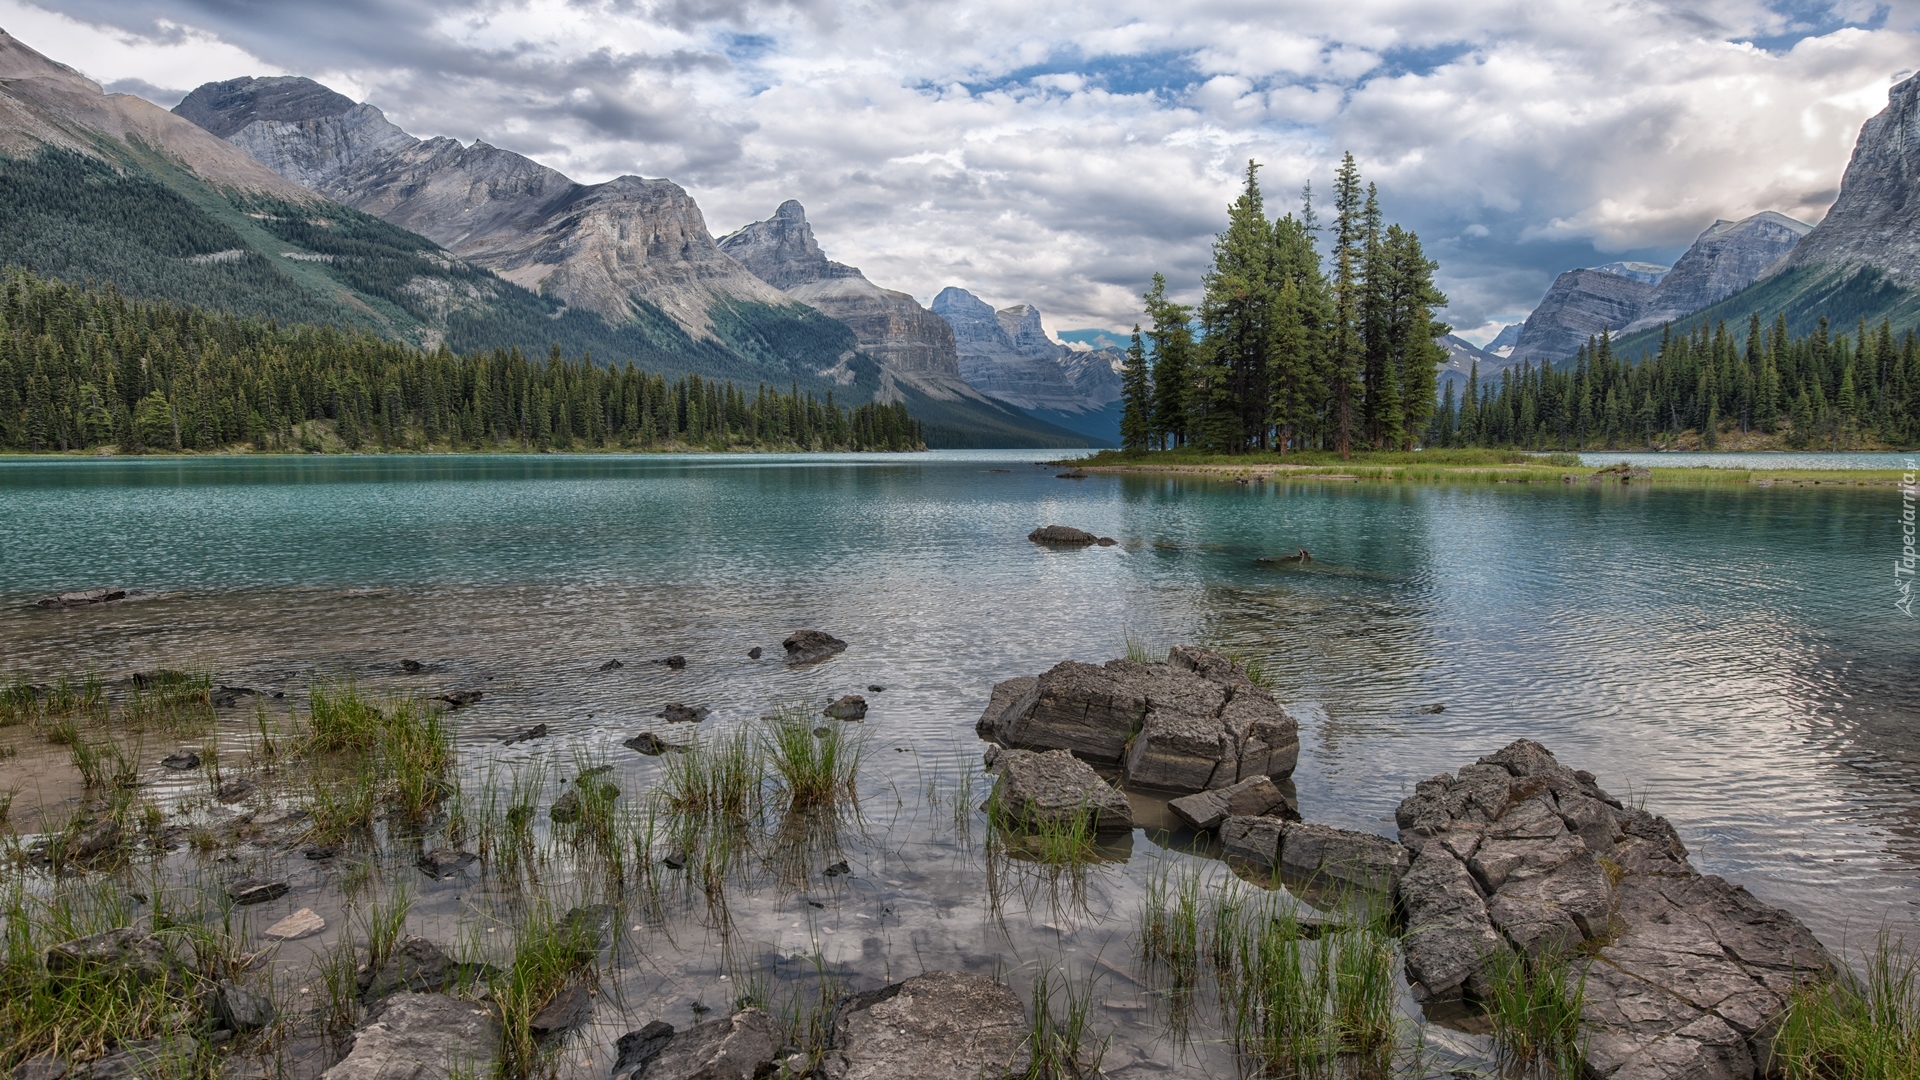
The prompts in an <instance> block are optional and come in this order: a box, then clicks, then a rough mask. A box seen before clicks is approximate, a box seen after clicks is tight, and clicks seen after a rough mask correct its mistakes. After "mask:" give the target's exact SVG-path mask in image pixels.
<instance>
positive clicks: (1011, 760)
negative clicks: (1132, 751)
mask: <svg viewBox="0 0 1920 1080" xmlns="http://www.w3.org/2000/svg"><path fill="white" fill-rule="evenodd" d="M988 753H989V758H988V761H987V769H988V771H989V772H991V773H993V774H994V775H995V776H996V777H997V779H996V780H995V781H994V785H993V795H992V798H993V800H994V802H995V804H996V805H997V806H998V807H999V808H1000V812H1001V813H1002V814H1003V815H1005V817H1006V819H1007V820H1008V821H1011V822H1012V823H1014V824H1015V825H1018V826H1024V827H1029V828H1032V827H1038V826H1043V825H1057V824H1060V823H1062V822H1065V821H1069V820H1072V819H1077V818H1080V817H1085V816H1087V815H1092V816H1093V818H1094V829H1095V831H1097V832H1126V831H1128V830H1130V829H1132V828H1133V806H1132V804H1130V803H1129V802H1127V795H1126V792H1124V791H1121V790H1119V789H1118V788H1115V787H1114V786H1113V785H1112V784H1109V783H1107V782H1106V781H1105V780H1103V779H1101V777H1100V774H1099V773H1097V772H1094V771H1093V769H1092V767H1090V766H1089V765H1087V763H1086V762H1084V761H1081V760H1080V759H1079V758H1076V757H1074V756H1073V755H1072V754H1070V753H1068V752H1067V751H1065V750H1049V751H1047V752H1046V753H1044V754H1036V753H1034V752H1032V751H1030V750H1006V749H1002V748H999V747H995V748H993V749H992V750H990V751H989V752H988Z"/></svg>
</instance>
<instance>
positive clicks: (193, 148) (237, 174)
mask: <svg viewBox="0 0 1920 1080" xmlns="http://www.w3.org/2000/svg"><path fill="white" fill-rule="evenodd" d="M796 206H797V204H796ZM761 224H766V223H761ZM801 226H802V228H803V229H804V227H805V222H804V215H802V220H801ZM808 240H809V242H810V241H811V237H810V234H809V236H808ZM815 250H816V252H817V246H816V249H815ZM820 262H821V263H822V264H823V265H824V264H825V260H824V256H822V257H821V260H820ZM0 263H14V264H20V265H24V266H27V267H29V268H31V269H33V270H34V271H36V272H37V273H39V274H41V275H43V276H49V277H59V278H66V279H68V280H94V281H107V282H112V283H113V284H114V285H115V286H116V287H118V288H120V289H121V290H122V291H124V292H126V293H128V294H130V295H133V296H137V297H142V298H147V299H155V300H169V301H174V302H178V303H184V304H190V305H197V306H203V307H211V308H219V309H224V310H228V311H233V312H235V313H238V314H242V315H254V316H260V317H270V318H273V319H276V320H279V321H281V322H283V323H296V322H300V323H315V324H321V325H334V326H345V327H358V328H362V329H366V330H371V331H373V332H375V333H378V334H380V335H382V336H385V337H389V338H392V339H395V340H399V341H404V342H407V343H410V344H413V345H416V346H421V347H425V348H429V349H431V348H436V347H438V346H440V345H443V344H444V345H446V346H448V347H450V348H453V349H455V350H457V351H462V352H465V351H471V350H485V349H499V348H508V347H517V348H520V349H521V350H522V351H524V352H527V353H531V354H534V355H545V354H546V352H547V351H548V349H549V348H550V347H553V346H557V347H559V348H560V349H561V350H562V351H564V352H566V353H568V354H571V355H579V354H581V353H588V352H590V353H591V354H592V355H593V356H594V357H595V358H596V359H599V360H601V361H610V362H620V361H631V362H633V363H635V364H638V365H639V366H641V367H644V368H647V369H649V370H652V371H657V372H660V373H662V374H667V375H677V374H681V373H687V372H692V373H697V374H700V375H704V376H709V377H714V378H724V379H731V380H734V381H736V382H740V383H744V384H746V385H748V386H751V385H753V384H754V383H755V382H757V381H765V382H771V383H776V384H779V385H782V386H785V385H788V384H797V385H798V386H800V388H801V389H803V390H810V391H813V392H815V393H819V394H826V393H829V392H831V393H834V394H836V395H837V396H838V397H839V399H840V401H841V402H842V403H843V404H849V405H851V404H857V403H858V402H861V401H866V400H882V401H901V402H904V403H905V404H906V405H907V406H908V408H909V410H910V411H911V412H912V413H913V415H914V416H915V417H916V418H917V419H919V420H920V421H921V423H922V426H923V429H924V430H925V432H926V435H927V440H928V442H929V443H930V444H933V445H947V446H1033V447H1050V446H1081V445H1087V444H1089V443H1090V442H1096V441H1097V440H1094V439H1091V438H1089V437H1088V436H1086V435H1084V434H1082V433H1080V432H1077V431H1073V430H1069V429H1066V428H1062V427H1056V426H1053V425H1051V424H1049V423H1047V422H1046V421H1044V420H1042V419H1038V418H1036V417H1034V416H1030V415H1028V414H1027V413H1025V412H1023V411H1022V410H1020V409H1019V408H1017V407H1016V406H1013V405H1009V404H1007V403H1005V402H1001V401H998V400H996V399H993V398H990V397H988V396H986V395H984V394H981V393H979V392H978V391H976V390H974V389H973V388H972V387H970V386H969V385H967V384H966V383H965V382H964V381H963V380H961V379H960V378H959V377H958V358H957V353H956V352H955V350H954V349H953V347H952V344H951V342H950V341H948V342H947V344H946V345H945V348H944V352H941V350H940V349H939V347H938V341H937V340H935V339H938V338H939V337H940V335H942V334H946V333H950V332H949V331H947V330H946V324H945V322H944V321H943V320H941V319H939V318H938V317H937V316H934V315H933V314H931V313H930V312H927V311H926V309H924V308H921V307H919V305H918V304H916V303H914V302H913V301H912V299H911V298H910V297H905V296H904V294H898V293H890V292H889V291H887V290H883V289H879V288H877V287H875V286H873V285H871V284H870V283H868V282H866V281H865V279H864V278H863V277H861V276H860V275H859V272H858V271H857V270H851V268H840V269H835V268H834V267H837V264H831V265H828V268H827V269H826V270H825V271H823V272H822V274H821V280H819V281H815V282H812V283H809V285H805V286H796V287H795V288H793V289H792V290H791V291H790V290H788V289H783V288H776V287H775V286H774V285H772V284H769V283H768V282H767V281H765V280H764V279H763V278H761V277H760V276H758V275H757V274H755V273H753V272H751V271H750V270H749V269H748V268H747V267H745V266H743V265H742V264H741V263H740V262H739V261H738V260H736V259H735V258H733V257H732V256H730V255H728V254H727V253H726V252H725V251H723V250H722V249H721V248H720V246H719V245H718V244H717V243H716V242H715V240H714V238H713V236H712V235H711V234H710V233H709V232H708V230H707V227H706V223H705V220H704V218H703V217H702V215H701V213H700V209H699V207H698V206H697V205H696V204H695V203H694V201H693V199H692V198H691V197H690V196H689V195H688V194H687V193H686V192H685V191H684V190H682V189H681V188H680V187H679V186H678V185H676V184H674V183H672V182H671V181H668V180H658V179H645V178H641V177H635V176H623V177H619V178H616V179H614V180H611V181H608V182H606V183H604V184H591V185H589V184H579V183H575V182H574V181H572V180H571V179H569V178H567V177H566V176H564V175H562V174H561V173H559V172H556V171H554V170H552V169H549V168H546V167H544V166H542V165H540V164H539V163H537V162H534V161H532V160H530V159H528V158H525V157H523V156H521V155H519V154H515V153H512V152H511V151H506V150H501V149H499V148H496V147H493V146H489V145H487V144H486V143H483V142H475V143H473V144H471V145H467V146H462V145H461V144H460V143H458V142H456V141H454V140H452V139H445V138H434V139H419V138H416V137H414V136H412V135H410V134H408V133H407V132H405V131H403V130H401V129H400V128H398V127H397V126H395V125H393V124H392V123H390V122H388V121H387V119H386V117H385V116H384V115H383V114H382V113H381V112H380V110H379V109H377V108H375V107H373V106H372V105H368V104H364V103H356V102H354V101H352V100H351V99H349V98H347V97H345V96H344V95H341V94H339V93H336V92H334V91H333V90H330V89H328V88H327V87H325V86H322V85H320V84H318V83H316V82H313V81H312V80H309V79H301V78H270V79H252V78H249V79H235V80H229V81H226V82H219V83H209V84H207V85H205V86H202V87H200V88H199V89H197V90H195V91H194V92H193V93H192V94H190V95H188V96H187V98H186V99H185V100H183V101H182V102H181V103H180V105H179V106H178V107H177V108H176V109H175V111H174V112H173V113H169V112H167V111H166V110H163V109H161V108H159V107H158V106H155V105H153V104H152V103H150V102H147V101H144V100H142V99H140V98H138V97H133V96H130V95H124V94H106V93H104V92H103V91H102V90H101V87H100V86H99V85H98V84H96V83H94V82H92V81H90V80H88V79H86V78H85V77H84V76H82V75H80V74H79V73H78V72H76V71H74V70H73V69H71V68H68V67H66V66H64V65H61V64H58V63H55V62H54V61H52V60H49V59H47V58H46V57H44V56H41V55H40V54H39V53H37V52H35V51H33V50H32V49H30V48H28V47H27V46H25V45H24V44H22V43H20V42H19V41H17V40H16V39H14V38H12V37H11V36H9V35H7V34H5V33H4V31H0ZM841 269H844V270H847V271H850V273H849V274H847V275H841V274H840V270H841ZM853 293H859V294H860V295H858V296H855V295H852V294H853ZM803 297H810V299H803ZM900 301H904V305H902V304H901V303H900ZM816 302H817V303H816ZM862 302H865V303H866V307H862ZM888 304H892V305H893V307H892V309H888V310H883V309H887V305H888ZM876 305H877V306H876ZM823 308H830V309H832V310H831V311H826V310H823ZM869 309H871V310H869ZM916 312H917V317H916V315H915V313H916ZM876 318H878V320H879V322H881V323H888V322H889V320H891V322H892V323H897V324H900V325H899V326H888V327H883V328H880V329H876V327H875V320H876ZM901 327H906V328H907V330H908V331H909V332H906V333H905V334H904V336H903V333H902V332H901ZM914 333H918V334H920V335H921V336H922V337H927V338H929V340H934V341H935V347H934V348H933V350H932V351H931V352H929V351H928V350H926V349H921V350H919V351H916V350H915V348H914V347H913V345H912V342H911V341H910V340H908V339H911V338H912V337H913V334H914Z"/></svg>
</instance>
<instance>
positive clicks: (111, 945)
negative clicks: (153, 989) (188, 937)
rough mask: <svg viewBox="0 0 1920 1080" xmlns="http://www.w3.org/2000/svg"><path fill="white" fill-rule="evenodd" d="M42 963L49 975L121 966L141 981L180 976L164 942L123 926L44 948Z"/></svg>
mask: <svg viewBox="0 0 1920 1080" xmlns="http://www.w3.org/2000/svg"><path fill="white" fill-rule="evenodd" d="M46 962H47V973H48V974H50V975H63V974H81V973H84V972H88V971H92V970H95V969H98V968H102V967H123V968H125V969H127V970H128V971H129V972H131V973H132V975H133V977H134V978H135V979H136V980H141V981H144V980H149V979H154V980H163V979H170V978H174V977H177V976H179V975H181V974H183V969H182V968H181V967H180V965H179V962H178V961H176V960H175V959H174V957H173V954H172V952H171V951H170V950H168V948H167V944H166V942H165V941H163V940H162V939H161V938H159V937H157V936H155V935H152V934H148V933H145V932H144V931H140V930H135V929H133V928H132V927H125V926H123V927H121V928H119V929H117V930H108V931H106V932H104V933H99V934H89V935H88V936H86V937H81V938H74V939H73V940H71V941H63V942H61V943H60V944H58V945H54V946H52V947H50V948H49V949H47V956H46Z"/></svg>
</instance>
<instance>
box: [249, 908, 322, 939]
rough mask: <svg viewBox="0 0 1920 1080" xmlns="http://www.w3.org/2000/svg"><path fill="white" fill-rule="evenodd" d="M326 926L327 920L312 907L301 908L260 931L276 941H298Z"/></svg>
mask: <svg viewBox="0 0 1920 1080" xmlns="http://www.w3.org/2000/svg"><path fill="white" fill-rule="evenodd" d="M326 928H327V920H325V919H323V918H321V917H320V916H319V915H318V914H317V913H315V912H314V910H313V909H312V908H301V909H300V910H299V911H296V912H294V913H293V914H291V915H289V916H287V917H286V918H284V919H281V920H280V921H279V922H277V923H274V924H273V925H272V926H269V927H267V928H266V929H265V930H262V931H261V932H260V933H261V934H262V935H263V936H265V937H270V938H273V939H274V940H275V941H298V940H299V939H301V938H304V937H312V936H313V935H315V934H317V933H319V932H320V931H322V930H325V929H326Z"/></svg>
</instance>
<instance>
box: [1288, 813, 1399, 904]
mask: <svg viewBox="0 0 1920 1080" xmlns="http://www.w3.org/2000/svg"><path fill="white" fill-rule="evenodd" d="M1409 862H1410V859H1409V858H1408V856H1407V851H1406V849H1405V848H1403V847H1401V846H1400V845H1399V844H1396V843H1394V842H1393V841H1392V840H1389V839H1387V838H1386V837H1384V836H1375V835H1373V834H1372V833H1363V832H1355V831H1353V830H1352V829H1336V828H1333V827H1332V826H1329V825H1313V824H1308V823H1305V822H1299V821H1288V822H1283V823H1282V824H1281V826H1280V864H1279V865H1280V871H1281V872H1282V873H1284V874H1288V875H1291V876H1292V877H1294V878H1297V879H1300V880H1302V881H1306V882H1310V883H1311V884H1313V885H1315V886H1317V887H1319V888H1321V889H1335V890H1341V889H1358V890H1361V891H1363V892H1375V893H1384V894H1386V895H1388V896H1391V895H1392V894H1393V890H1394V889H1395V888H1396V887H1397V886H1398V885H1399V884H1400V879H1401V878H1402V877H1404V876H1405V875H1406V872H1407V868H1408V865H1409Z"/></svg>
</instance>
